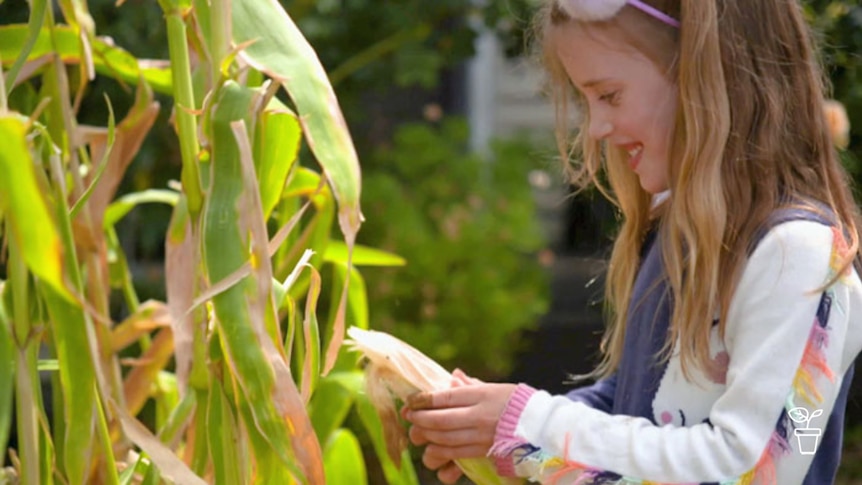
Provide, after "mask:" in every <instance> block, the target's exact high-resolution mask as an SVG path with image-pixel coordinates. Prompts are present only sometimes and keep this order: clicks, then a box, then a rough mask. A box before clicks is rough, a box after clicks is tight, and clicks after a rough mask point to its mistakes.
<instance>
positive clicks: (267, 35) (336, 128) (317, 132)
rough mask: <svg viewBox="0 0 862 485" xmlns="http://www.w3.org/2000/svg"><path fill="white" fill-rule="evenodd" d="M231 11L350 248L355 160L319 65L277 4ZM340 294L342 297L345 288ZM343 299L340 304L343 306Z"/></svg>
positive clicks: (357, 216) (338, 324)
mask: <svg viewBox="0 0 862 485" xmlns="http://www.w3.org/2000/svg"><path fill="white" fill-rule="evenodd" d="M232 7H233V10H232V19H231V20H232V26H233V37H234V41H235V42H236V44H244V43H247V42H251V45H249V46H248V47H247V48H246V49H245V50H244V51H243V52H242V53H241V54H240V55H241V56H243V57H244V58H245V60H246V61H248V62H249V63H250V64H251V65H252V66H253V67H255V68H257V69H258V70H260V71H262V72H264V73H266V74H267V75H269V76H270V77H271V78H273V79H275V80H277V81H278V82H280V83H282V85H283V86H284V87H285V89H286V90H287V92H288V94H289V95H290V97H291V99H292V100H293V102H294V104H295V105H296V108H297V112H298V114H299V119H300V122H301V123H302V127H303V133H304V134H305V139H306V141H307V142H308V146H309V147H310V148H311V151H312V152H313V153H314V155H315V158H316V159H317V161H318V162H319V163H320V165H321V166H322V167H323V171H324V172H325V174H326V177H327V179H328V180H329V183H330V184H331V186H332V191H333V193H334V194H335V198H336V200H337V201H338V222H339V226H340V227H341V232H342V233H343V234H344V239H345V241H346V242H347V245H348V247H352V246H353V244H354V243H355V242H356V233H357V232H358V231H359V226H360V224H361V223H362V212H361V210H360V207H359V206H360V188H361V185H362V184H361V180H360V179H361V175H360V169H359V160H358V157H357V155H356V150H355V148H354V147H353V141H352V140H351V138H350V133H349V131H348V130H347V124H346V123H345V121H344V116H343V115H342V113H341V108H340V107H339V105H338V100H337V99H336V97H335V92H334V91H333V89H332V86H331V85H330V83H329V80H328V78H327V76H326V72H325V71H324V69H323V66H322V65H321V64H320V61H319V60H318V58H317V54H316V53H315V52H314V49H312V47H311V45H309V43H308V41H307V40H306V39H305V37H303V35H302V33H301V32H300V31H299V29H298V28H297V27H296V24H294V22H293V20H291V18H290V17H289V16H288V15H287V13H286V12H285V11H284V8H283V7H282V6H281V5H280V4H279V3H278V1H277V0H236V1H234V2H232ZM327 229H328V227H327ZM342 292H343V293H344V294H346V293H347V287H344V288H343V290H342ZM345 300H346V299H341V301H342V303H344V302H345ZM336 315H337V316H336V319H335V323H334V327H333V328H334V333H333V338H332V340H331V341H330V343H329V345H328V347H327V349H326V352H325V360H324V367H323V372H324V374H326V373H328V372H329V371H330V370H331V369H332V367H333V366H334V365H335V360H336V358H337V356H338V350H339V348H340V347H341V342H342V341H343V339H344V307H343V306H341V307H339V309H338V312H337V313H336Z"/></svg>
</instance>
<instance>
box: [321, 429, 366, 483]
mask: <svg viewBox="0 0 862 485" xmlns="http://www.w3.org/2000/svg"><path fill="white" fill-rule="evenodd" d="M323 466H324V468H325V469H326V483H328V484H329V485H366V484H367V483H368V479H367V476H368V474H367V473H366V471H365V459H364V458H363V456H362V447H361V446H359V440H358V439H356V436H354V435H353V433H351V432H350V431H349V430H346V429H339V430H336V431H335V432H334V433H333V434H332V436H331V437H330V438H329V441H327V443H326V448H324V452H323Z"/></svg>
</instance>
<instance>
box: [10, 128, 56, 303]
mask: <svg viewBox="0 0 862 485" xmlns="http://www.w3.org/2000/svg"><path fill="white" fill-rule="evenodd" d="M26 135H27V127H26V126H25V124H24V122H23V121H22V120H21V119H19V118H17V117H13V116H10V115H6V116H0V143H2V145H3V149H2V150H0V213H5V217H6V219H7V221H8V223H10V225H11V234H8V235H7V236H8V237H13V238H15V240H16V241H17V244H18V247H19V248H21V251H22V253H23V258H24V261H26V263H27V266H28V267H29V269H30V271H32V272H33V274H35V275H36V276H38V277H39V279H40V280H41V281H44V282H45V283H47V284H48V285H50V286H51V287H52V288H53V289H54V291H55V292H56V293H57V294H58V295H60V296H62V297H63V298H65V299H67V300H69V301H71V300H72V297H71V295H70V294H69V292H68V291H67V289H66V286H65V284H64V281H63V253H64V250H63V244H62V242H61V240H60V236H59V234H58V232H57V228H56V226H55V225H54V224H53V223H52V222H51V221H53V220H54V216H53V214H51V213H50V212H49V209H48V204H47V203H46V201H45V197H44V196H43V194H42V193H41V191H40V190H39V186H38V184H37V181H36V174H35V169H36V167H35V164H34V161H33V157H32V156H31V152H30V150H29V148H28V146H27V140H26V138H25V137H26Z"/></svg>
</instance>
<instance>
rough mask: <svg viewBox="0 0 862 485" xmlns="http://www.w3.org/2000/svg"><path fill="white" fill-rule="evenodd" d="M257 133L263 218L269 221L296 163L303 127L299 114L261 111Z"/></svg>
mask: <svg viewBox="0 0 862 485" xmlns="http://www.w3.org/2000/svg"><path fill="white" fill-rule="evenodd" d="M255 135H256V138H257V140H255V156H254V160H255V169H256V170H257V178H258V180H260V200H261V205H262V206H263V218H264V220H267V219H269V216H270V214H271V213H272V210H273V209H274V208H275V206H276V204H278V201H279V199H280V198H281V193H282V191H283V190H284V184H285V181H286V180H287V175H288V173H289V171H290V169H291V167H293V164H294V162H296V159H297V156H298V154H299V147H300V143H301V137H302V129H301V128H300V126H299V120H297V118H296V115H295V114H293V113H292V112H290V111H289V110H283V109H282V110H266V111H264V112H263V113H262V114H261V117H260V121H259V124H258V129H257V132H256V134H255Z"/></svg>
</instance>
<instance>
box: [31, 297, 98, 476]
mask: <svg viewBox="0 0 862 485" xmlns="http://www.w3.org/2000/svg"><path fill="white" fill-rule="evenodd" d="M42 296H43V298H44V299H45V301H46V303H47V305H48V314H49V315H50V317H51V321H53V322H58V324H57V325H54V327H53V335H54V346H55V349H56V351H57V360H58V361H59V363H60V372H59V374H60V383H61V387H62V390H63V398H64V400H65V406H64V409H63V411H64V420H65V426H66V429H65V436H64V437H63V444H62V447H63V457H64V462H65V469H66V474H67V476H68V479H69V483H71V484H82V483H85V482H84V478H85V477H86V475H87V473H88V471H89V463H90V458H91V450H92V449H93V447H92V443H93V441H94V440H95V439H96V438H95V437H94V431H95V430H94V428H93V423H94V417H95V412H96V408H95V405H96V399H95V397H96V393H95V391H94V390H95V386H96V377H95V372H94V370H93V361H92V359H91V357H90V347H89V343H88V341H87V335H86V330H85V325H88V324H90V325H92V322H88V321H87V319H86V318H85V316H84V313H83V310H82V309H81V307H79V306H77V305H73V304H72V303H70V302H69V301H68V300H65V299H63V298H62V297H60V296H59V295H58V294H57V293H56V292H55V291H54V290H53V289H52V288H51V287H47V286H45V287H43V288H42ZM85 389H89V390H90V391H89V392H88V391H85ZM58 446H59V445H58Z"/></svg>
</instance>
